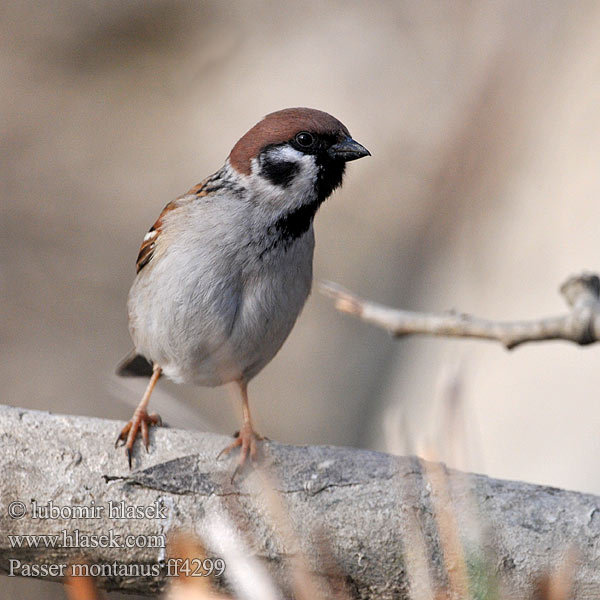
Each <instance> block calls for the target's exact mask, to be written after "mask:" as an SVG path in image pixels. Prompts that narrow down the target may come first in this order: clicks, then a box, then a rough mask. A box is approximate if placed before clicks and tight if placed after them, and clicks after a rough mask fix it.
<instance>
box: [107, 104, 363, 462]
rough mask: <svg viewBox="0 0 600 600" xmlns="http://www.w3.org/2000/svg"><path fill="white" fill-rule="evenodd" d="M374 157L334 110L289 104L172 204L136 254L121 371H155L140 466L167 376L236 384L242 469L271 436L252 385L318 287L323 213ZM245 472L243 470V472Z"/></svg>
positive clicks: (128, 444) (142, 416)
mask: <svg viewBox="0 0 600 600" xmlns="http://www.w3.org/2000/svg"><path fill="white" fill-rule="evenodd" d="M368 155H370V153H369V151H368V150H367V149H366V148H364V147H363V146H361V145H360V144H359V143H358V142H355V141H354V140H353V139H352V138H351V136H350V133H349V132H348V129H346V127H345V126H344V125H343V124H342V123H340V121H338V120H337V119H335V118H334V117H332V116H331V115H329V114H327V113H325V112H322V111H319V110H314V109H310V108H288V109H285V110H280V111H278V112H274V113H271V114H269V115H267V116H266V117H265V118H264V119H263V120H262V121H260V122H259V123H257V124H256V125H255V126H254V127H252V129H250V131H248V132H247V133H246V134H245V135H244V136H243V137H242V138H241V139H240V140H239V141H238V142H237V144H236V145H235V146H234V147H233V150H232V151H231V153H230V154H229V157H228V159H227V160H226V161H225V165H224V166H223V167H222V168H221V169H220V170H219V171H217V172H216V173H215V174H214V175H211V176H209V177H207V178H206V179H205V180H204V181H202V183H200V184H198V185H197V186H195V187H193V188H192V189H191V190H190V191H189V192H188V193H187V194H185V195H184V196H181V197H180V198H178V199H176V200H174V201H172V202H169V204H167V206H166V207H165V208H164V210H163V211H162V213H161V214H160V216H159V217H158V219H157V221H156V222H155V223H154V225H152V227H151V228H150V230H149V231H148V233H147V234H146V236H145V237H144V240H143V242H142V246H141V249H140V252H139V255H138V258H137V276H136V278H135V280H134V282H133V285H132V287H131V291H130V292H129V300H128V305H127V306H128V312H129V330H130V333H131V337H132V338H133V342H134V344H135V350H134V351H133V353H132V354H131V355H130V356H129V357H127V358H126V359H125V360H124V361H123V362H122V363H121V365H120V366H119V368H118V371H117V372H118V373H119V374H120V375H124V376H127V375H133V376H148V375H149V376H150V381H149V383H148V387H147V389H146V391H145V393H144V395H143V397H142V400H141V402H140V403H139V405H138V407H137V408H136V410H135V412H134V414H133V417H132V419H131V420H130V421H129V422H128V423H127V425H126V426H125V427H124V428H123V430H122V431H121V432H120V434H119V437H118V438H117V444H118V443H119V441H121V442H122V443H123V444H124V445H125V449H126V453H127V457H128V461H129V466H130V467H131V453H132V448H133V445H134V442H135V439H136V437H137V434H138V432H139V431H140V430H141V434H142V438H143V440H144V443H145V445H146V449H147V448H148V440H149V438H148V427H149V426H150V425H153V424H159V423H160V417H159V416H158V415H156V414H152V415H149V414H148V413H147V411H146V407H147V405H148V402H149V400H150V395H151V393H152V390H153V389H154V386H155V385H156V382H157V381H158V379H159V377H160V376H161V374H164V375H166V376H167V377H169V378H170V379H172V380H173V381H176V382H186V383H194V384H197V385H204V386H216V385H221V384H224V383H227V382H230V381H235V382H237V384H238V386H239V389H240V393H241V399H242V410H243V425H242V428H241V430H240V432H239V435H238V437H237V438H236V440H235V441H234V442H233V444H231V445H230V446H228V447H227V448H225V449H224V451H223V452H225V453H229V452H230V451H231V450H232V449H233V448H235V447H237V446H241V453H240V458H239V464H238V467H237V468H238V469H239V468H240V467H241V466H242V465H243V464H244V462H245V460H246V458H247V456H248V454H250V456H251V458H254V457H255V455H256V441H257V440H260V439H262V438H260V436H258V435H257V434H256V433H255V431H254V429H253V427H252V420H251V417H250V408H249V405H248V394H247V385H248V382H249V381H250V380H251V379H252V378H253V377H254V376H255V375H256V374H257V373H258V372H259V371H260V370H261V369H262V368H263V367H264V366H265V365H266V364H267V363H268V362H269V361H270V360H271V359H272V358H273V357H274V356H275V354H276V353H277V351H278V350H279V348H281V346H282V344H283V342H284V341H285V339H286V338H287V336H288V335H289V333H290V331H291V329H292V327H293V325H294V323H295V321H296V318H297V317H298V315H299V313H300V311H301V310H302V307H303V306H304V302H305V301H306V298H307V296H308V294H309V292H310V288H311V281H312V260H313V249H314V243H315V242H314V231H313V218H314V216H315V213H316V212H317V209H318V208H319V206H320V205H321V203H322V202H323V201H324V200H325V199H326V198H327V197H328V196H329V195H330V194H331V193H332V192H333V190H335V189H336V188H337V187H338V186H339V185H340V184H341V183H342V177H343V174H344V169H345V166H346V162H348V161H351V160H355V159H358V158H362V157H363V156H368ZM236 471H237V469H236Z"/></svg>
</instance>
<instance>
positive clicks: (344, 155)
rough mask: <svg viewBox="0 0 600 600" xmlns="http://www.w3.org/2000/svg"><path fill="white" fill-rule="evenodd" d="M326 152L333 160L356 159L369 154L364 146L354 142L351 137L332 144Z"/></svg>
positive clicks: (346, 160)
mask: <svg viewBox="0 0 600 600" xmlns="http://www.w3.org/2000/svg"><path fill="white" fill-rule="evenodd" d="M327 153H328V154H329V156H331V158H333V159H334V160H343V161H345V162H348V161H349V160H356V159H357V158H362V157H363V156H371V153H370V152H369V151H368V150H367V149H366V148H365V147H364V146H362V145H361V144H359V143H358V142H355V141H354V140H353V139H352V138H351V137H347V138H346V139H345V140H342V141H341V142H338V143H337V144H334V145H333V146H331V147H330V148H329V150H327Z"/></svg>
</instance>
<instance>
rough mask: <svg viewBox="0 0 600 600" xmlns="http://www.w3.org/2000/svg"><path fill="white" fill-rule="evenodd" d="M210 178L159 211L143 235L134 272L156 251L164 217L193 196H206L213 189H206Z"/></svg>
mask: <svg viewBox="0 0 600 600" xmlns="http://www.w3.org/2000/svg"><path fill="white" fill-rule="evenodd" d="M210 179H211V178H207V179H205V180H204V181H202V182H200V183H199V184H198V185H195V186H194V187H193V188H192V189H191V190H190V191H189V192H188V193H187V194H184V195H183V196H180V197H179V198H177V199H176V200H172V201H171V202H169V203H168V204H167V205H166V206H165V207H164V208H163V210H162V212H161V213H160V215H159V217H158V219H156V221H154V224H153V225H152V227H150V229H149V230H148V233H147V234H146V235H145V236H144V239H143V241H142V245H141V246H140V251H139V253H138V257H137V260H136V263H135V265H136V273H139V272H140V271H141V270H142V269H143V268H144V267H145V266H146V265H147V264H148V263H149V262H150V261H151V260H152V257H153V256H154V253H155V251H156V247H157V243H158V240H159V238H160V234H161V232H162V228H163V225H164V220H165V217H166V216H167V215H168V214H169V213H170V212H171V211H173V210H176V209H178V208H179V207H181V206H183V205H184V204H186V202H187V201H189V200H190V199H193V198H200V197H203V196H207V195H208V194H209V193H210V192H212V191H213V190H207V185H206V184H207V182H208V181H209V180H210Z"/></svg>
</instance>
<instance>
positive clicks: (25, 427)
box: [0, 406, 600, 600]
mask: <svg viewBox="0 0 600 600" xmlns="http://www.w3.org/2000/svg"><path fill="white" fill-rule="evenodd" d="M121 426H122V423H118V422H114V421H108V420H101V419H91V418H84V417H75V416H64V415H51V414H47V413H44V412H39V411H29V410H23V409H19V408H11V407H3V406H0V443H1V444H2V446H1V456H2V462H1V463H0V532H1V535H0V571H1V572H3V573H10V572H11V570H12V572H13V574H15V575H27V574H28V573H29V574H31V567H32V566H35V565H37V566H38V567H39V565H61V564H66V563H67V562H69V561H75V562H77V561H78V558H77V557H80V556H82V555H84V556H85V557H86V558H87V560H88V562H89V563H90V564H92V565H100V566H101V567H102V566H106V565H108V567H107V570H105V571H104V576H102V577H100V583H101V585H103V586H104V587H106V588H108V589H120V590H130V591H137V592H141V593H151V592H153V591H155V590H156V589H158V588H160V587H161V586H163V585H164V582H165V560H166V555H165V550H164V548H157V547H149V545H148V544H149V542H152V541H153V539H155V538H156V536H163V535H167V534H169V532H172V531H174V530H175V529H176V528H183V529H185V530H190V531H195V532H196V533H197V534H199V535H200V536H201V537H202V539H203V540H204V541H205V544H206V545H207V547H208V551H209V554H211V553H212V554H213V555H215V554H218V555H220V556H222V557H223V558H224V559H225V562H226V563H227V567H226V569H225V574H224V578H221V580H222V581H226V582H228V584H229V585H232V586H233V587H234V588H235V587H236V585H237V584H236V577H237V578H238V579H237V580H238V583H239V579H240V578H239V568H237V567H239V564H238V561H240V560H241V561H242V562H243V560H246V559H248V560H254V563H252V564H253V565H254V566H253V567H252V569H251V570H250V571H249V573H250V574H249V575H248V578H257V577H258V575H257V574H258V573H259V571H260V568H266V570H267V571H268V573H269V578H270V579H271V580H272V582H273V586H275V585H277V586H279V587H280V589H284V590H287V594H289V593H290V592H289V589H290V587H289V586H290V581H291V579H292V577H291V576H290V568H293V564H295V563H294V560H295V559H296V558H297V557H300V556H302V557H303V559H304V561H305V563H306V565H307V568H308V575H307V577H310V579H311V581H314V582H316V584H315V585H317V586H320V587H321V588H328V586H331V584H332V583H336V582H337V584H336V585H341V586H343V587H344V588H345V589H346V592H347V593H348V596H347V597H354V598H373V597H377V598H379V599H384V600H385V599H388V598H399V599H407V598H408V597H409V594H410V597H411V598H417V597H431V595H429V596H427V595H426V592H427V590H430V591H431V590H434V591H436V590H440V589H442V588H443V589H448V588H450V589H454V590H455V592H456V593H458V594H459V595H460V590H461V589H464V587H465V586H467V585H471V583H470V582H473V581H475V580H477V581H478V582H479V584H480V583H481V579H482V578H483V577H487V576H488V575H489V576H490V577H499V578H500V579H501V581H502V583H503V585H506V586H508V588H509V589H512V590H513V591H514V594H515V595H516V596H519V597H524V595H525V594H526V593H527V592H528V591H529V590H530V586H531V585H532V582H533V580H534V579H535V577H536V576H537V575H538V574H540V573H541V572H544V571H545V570H546V569H547V568H549V567H551V566H553V565H554V564H556V563H557V562H558V561H560V560H561V559H562V557H564V553H565V552H566V551H567V550H568V549H570V548H571V547H573V546H576V547H577V548H578V551H579V561H578V563H577V565H576V567H575V573H574V576H575V581H576V593H575V595H574V596H573V597H574V598H590V599H591V598H598V597H600V544H598V540H599V539H600V498H598V497H595V496H591V495H586V494H579V493H575V492H568V491H563V490H557V489H553V488H547V487H543V486H536V485H531V484H527V483H517V482H511V481H500V480H495V479H490V478H488V477H485V476H482V475H466V474H463V473H459V472H457V471H452V470H448V469H446V468H445V467H444V466H443V465H438V464H435V463H428V462H424V461H420V460H419V459H417V458H414V457H403V458H398V457H392V456H389V455H386V454H381V453H377V452H369V451H364V450H354V449H348V448H334V447H295V446H285V445H281V444H277V443H274V442H267V443H266V444H265V448H264V451H265V454H266V456H265V459H264V465H265V466H264V468H263V469H257V470H254V471H250V472H246V473H244V474H242V476H240V477H239V478H238V479H236V480H235V481H234V482H233V483H232V482H231V473H232V471H233V467H234V462H235V461H234V459H233V458H232V459H227V460H221V461H217V460H215V456H216V455H217V453H218V452H219V450H221V449H222V448H223V446H224V445H225V444H226V443H227V442H228V438H226V437H224V436H220V435H215V434H209V433H197V432H188V431H180V430H169V429H165V428H157V429H156V430H153V431H152V434H151V435H152V445H151V448H150V452H149V453H148V454H146V453H145V452H143V451H142V452H138V453H136V454H135V456H134V467H135V470H133V471H130V470H129V469H128V468H127V464H126V460H125V457H124V455H123V454H122V452H117V451H115V450H114V448H113V439H114V437H115V435H116V432H118V431H119V430H120V428H121ZM268 482H271V483H268ZM273 489H274V490H276V491H277V493H275V492H273ZM15 502H22V503H23V506H22V507H21V508H23V507H24V508H25V510H26V514H25V515H24V516H23V517H22V518H16V516H18V514H17V515H16V516H15V514H14V513H13V518H10V516H9V510H11V511H14V509H15V507H16V508H17V509H18V508H19V506H21V505H19V504H15ZM278 503H279V504H278ZM53 506H54V507H56V510H58V511H60V513H58V514H55V516H57V518H35V517H36V515H35V514H34V512H33V511H34V509H35V508H36V507H37V509H38V517H39V514H40V513H39V510H44V509H46V510H48V511H50V510H52V507H53ZM111 506H112V507H113V514H112V515H111V514H109V508H110V507H111ZM127 506H133V507H150V509H148V510H149V511H150V512H147V513H146V514H145V515H143V518H134V517H135V516H138V517H139V513H138V514H137V515H136V514H131V515H129V517H128V518H127V515H126V514H125V513H123V514H120V515H119V514H117V513H118V511H119V510H125V507H127ZM86 507H87V509H88V515H87V516H88V517H90V514H89V510H90V507H96V509H97V510H98V514H97V516H96V517H95V518H84V516H85V514H83V513H82V512H81V511H83V510H84V509H85V508H86ZM99 507H103V509H102V510H99ZM152 507H154V509H153V508H152ZM156 507H159V512H158V514H153V512H152V511H153V510H154V511H156V510H157V508H156ZM161 507H162V508H161ZM278 507H279V508H278ZM282 509H283V510H282ZM77 510H79V511H80V514H76V512H75V511H77ZM114 511H117V513H115V512H114ZM119 516H122V517H125V518H118V517H119ZM224 523H225V524H226V523H229V524H230V525H229V526H226V525H224ZM286 528H287V532H286ZM76 532H77V534H76ZM111 532H112V533H111ZM224 532H225V533H224ZM42 534H43V535H46V536H48V535H58V536H59V538H60V539H59V541H58V542H57V543H56V544H55V545H52V544H49V547H46V545H47V542H44V541H42V542H40V543H39V545H38V547H31V544H29V547H28V544H27V543H25V542H23V543H22V547H21V548H15V547H13V546H14V539H15V538H12V540H13V542H11V538H9V537H8V536H9V535H12V536H14V535H42ZM101 535H105V536H112V537H111V538H110V539H111V540H113V541H115V542H116V543H118V542H120V541H123V540H124V539H125V536H127V535H134V536H136V537H135V539H136V540H137V542H136V543H135V544H134V546H133V547H131V548H122V547H108V548H105V547H85V546H84V544H83V543H82V542H83V540H84V539H85V540H90V539H92V538H91V536H101ZM68 536H71V537H70V538H69V537H68ZM151 536H154V538H152V537H151ZM45 539H48V538H45ZM65 542H66V544H65ZM236 544H244V545H245V547H246V551H245V552H243V553H242V552H240V551H238V552H237V554H235V553H232V550H231V548H232V547H234V546H236ZM240 557H245V558H243V560H242V559H241V558H240ZM256 560H258V561H259V563H260V564H262V565H263V567H261V566H260V564H258V563H256ZM155 565H157V567H156V568H158V569H159V571H160V572H157V573H155V574H152V575H151V576H149V577H142V576H136V572H135V571H132V569H134V567H136V568H138V569H139V568H141V566H146V567H153V566H155ZM161 565H162V566H161ZM291 565H292V566H291ZM424 565H425V566H424ZM24 566H28V567H29V568H30V571H29V572H28V573H27V572H24V571H23V569H24ZM103 568H104V567H103ZM142 572H143V571H142ZM247 573H248V571H247ZM137 574H138V575H139V573H137ZM236 574H237V575H236ZM45 575H46V578H49V579H59V577H57V576H56V575H55V574H53V573H45ZM242 579H244V577H242ZM259 587H260V586H258V584H256V585H254V584H253V585H252V589H255V590H258V589H259ZM260 589H263V590H264V589H265V588H264V586H263V588H260ZM328 589H330V588H328ZM261 593H262V594H263V595H262V598H263V599H264V598H266V597H267V594H266V592H264V591H263V592H261ZM256 594H258V592H256V591H255V595H254V596H252V595H251V594H246V596H245V597H247V598H250V597H256ZM332 595H333V594H331V592H330V593H329V596H328V597H331V596H332ZM271 597H273V596H271ZM338 597H339V596H338ZM511 597H512V596H511Z"/></svg>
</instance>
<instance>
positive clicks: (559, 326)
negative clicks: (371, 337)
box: [321, 274, 600, 349]
mask: <svg viewBox="0 0 600 600" xmlns="http://www.w3.org/2000/svg"><path fill="white" fill-rule="evenodd" d="M321 291H322V292H323V294H325V295H326V296H329V297H330V298H333V300H334V301H335V307H336V308H337V309H338V310H339V311H341V312H345V313H348V314H351V315H355V316H357V317H360V318H361V319H362V320H364V321H367V322H368V323H372V324H373V325H377V326H378V327H381V328H382V329H386V330H387V331H389V332H390V333H391V334H393V335H394V336H397V337H400V336H405V335H415V334H426V335H436V336H446V337H458V338H479V339H484V340H496V341H498V342H500V343H501V344H503V345H504V346H506V348H508V349H512V348H514V347H516V346H519V345H520V344H524V343H526V342H540V341H543V340H566V341H569V342H574V343H575V344H579V345H581V346H583V345H586V344H592V343H594V342H597V341H598V340H599V339H600V338H599V336H600V279H599V278H598V276H597V275H593V274H582V275H578V276H574V277H571V278H569V279H568V280H567V281H566V282H565V283H564V284H563V285H562V286H561V288H560V291H561V293H562V295H563V296H564V297H565V299H566V301H567V303H568V304H569V306H570V308H571V311H570V312H569V313H567V314H565V315H562V316H558V317H549V318H545V319H537V320H531V321H491V320H488V319H480V318H477V317H473V316H470V315H467V314H463V313H457V312H454V311H452V312H447V313H440V314H434V313H418V312H411V311H407V310H397V309H394V308H389V307H387V306H382V305H381V304H376V303H374V302H370V301H368V300H363V299H362V298H359V297H358V296H356V295H355V294H353V293H352V292H349V291H348V290H346V289H344V288H343V287H341V286H339V285H337V284H335V283H330V282H326V283H322V284H321Z"/></svg>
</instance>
